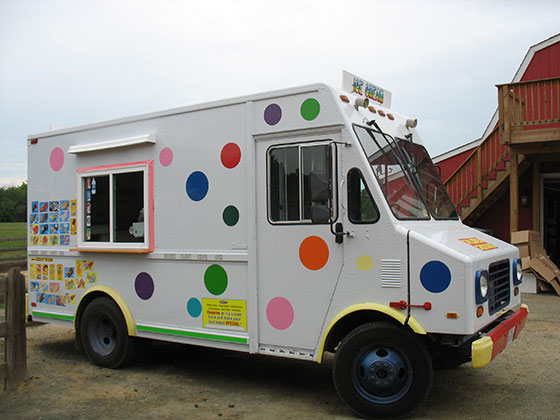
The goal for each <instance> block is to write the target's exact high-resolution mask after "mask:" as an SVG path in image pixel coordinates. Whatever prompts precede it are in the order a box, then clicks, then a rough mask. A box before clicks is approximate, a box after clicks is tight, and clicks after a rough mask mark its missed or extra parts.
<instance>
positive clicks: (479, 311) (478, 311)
mask: <svg viewBox="0 0 560 420" xmlns="http://www.w3.org/2000/svg"><path fill="white" fill-rule="evenodd" d="M483 314H484V307H483V306H479V307H478V308H476V316H477V317H478V318H480V317H481V316H482V315H483Z"/></svg>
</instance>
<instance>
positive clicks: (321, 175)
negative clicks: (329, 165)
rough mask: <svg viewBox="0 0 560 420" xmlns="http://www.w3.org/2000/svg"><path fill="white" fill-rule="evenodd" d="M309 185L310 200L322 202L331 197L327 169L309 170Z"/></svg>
mask: <svg viewBox="0 0 560 420" xmlns="http://www.w3.org/2000/svg"><path fill="white" fill-rule="evenodd" d="M309 186H310V188H311V201H313V202H315V203H322V202H324V201H328V200H329V199H330V198H331V186H330V182H329V173H328V172H327V171H323V170H317V171H313V172H311V173H310V174H309Z"/></svg>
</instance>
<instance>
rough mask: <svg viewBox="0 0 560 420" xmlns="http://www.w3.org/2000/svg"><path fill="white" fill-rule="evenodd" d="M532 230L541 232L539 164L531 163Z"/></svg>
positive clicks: (536, 162) (537, 162) (536, 161)
mask: <svg viewBox="0 0 560 420" xmlns="http://www.w3.org/2000/svg"><path fill="white" fill-rule="evenodd" d="M533 230H536V231H537V232H540V230H541V163H540V162H539V161H538V160H535V161H533Z"/></svg>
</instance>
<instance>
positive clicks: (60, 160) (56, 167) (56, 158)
mask: <svg viewBox="0 0 560 420" xmlns="http://www.w3.org/2000/svg"><path fill="white" fill-rule="evenodd" d="M50 161H51V168H52V170H53V171H56V172H58V171H60V169H61V168H62V166H63V165H64V152H63V151H62V149H61V148H60V147H56V148H54V149H53V151H52V152H51V159H50Z"/></svg>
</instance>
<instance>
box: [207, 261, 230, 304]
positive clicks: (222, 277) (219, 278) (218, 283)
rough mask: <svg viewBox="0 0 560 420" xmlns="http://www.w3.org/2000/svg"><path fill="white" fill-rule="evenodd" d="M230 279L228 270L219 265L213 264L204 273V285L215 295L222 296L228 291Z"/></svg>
mask: <svg viewBox="0 0 560 420" xmlns="http://www.w3.org/2000/svg"><path fill="white" fill-rule="evenodd" d="M227 284H228V278H227V274H226V270H224V269H223V268H222V267H221V266H219V265H218V264H213V265H211V266H210V267H208V268H207V269H206V272H205V273H204V285H205V286H206V289H207V290H208V291H209V292H210V293H212V294H213V295H216V296H218V295H221V294H222V293H224V292H225V291H226V288H227Z"/></svg>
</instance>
